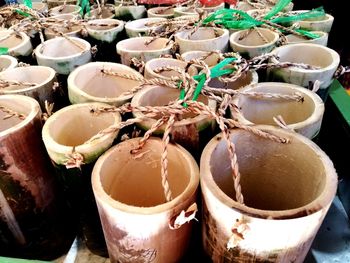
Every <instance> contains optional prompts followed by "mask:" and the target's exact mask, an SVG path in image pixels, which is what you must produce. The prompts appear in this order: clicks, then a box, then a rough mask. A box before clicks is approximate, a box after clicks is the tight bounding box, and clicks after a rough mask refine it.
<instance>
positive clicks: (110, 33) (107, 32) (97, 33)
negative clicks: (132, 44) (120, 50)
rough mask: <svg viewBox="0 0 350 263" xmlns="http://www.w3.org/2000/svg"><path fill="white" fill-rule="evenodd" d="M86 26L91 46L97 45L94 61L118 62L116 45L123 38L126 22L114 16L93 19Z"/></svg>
mask: <svg viewBox="0 0 350 263" xmlns="http://www.w3.org/2000/svg"><path fill="white" fill-rule="evenodd" d="M85 28H86V31H87V32H88V34H89V37H88V41H89V42H90V44H91V46H96V47H97V52H96V54H95V56H94V58H93V59H94V61H110V62H117V56H116V55H115V45H116V44H117V42H118V41H119V40H120V39H121V38H123V29H124V22H123V21H120V20H117V19H112V18H106V19H92V20H89V21H88V23H87V25H86V27H85Z"/></svg>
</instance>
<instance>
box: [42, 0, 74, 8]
mask: <svg viewBox="0 0 350 263" xmlns="http://www.w3.org/2000/svg"><path fill="white" fill-rule="evenodd" d="M46 3H47V6H48V8H49V9H51V8H53V7H55V6H60V5H63V4H67V5H76V4H77V0H46Z"/></svg>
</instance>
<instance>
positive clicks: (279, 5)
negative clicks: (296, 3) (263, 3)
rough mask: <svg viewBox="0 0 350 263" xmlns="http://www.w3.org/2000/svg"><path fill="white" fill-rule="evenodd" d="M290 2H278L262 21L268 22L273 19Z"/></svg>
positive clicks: (288, 0)
mask: <svg viewBox="0 0 350 263" xmlns="http://www.w3.org/2000/svg"><path fill="white" fill-rule="evenodd" d="M290 2H292V0H279V1H278V2H277V4H276V5H275V6H274V7H273V8H272V9H271V10H270V12H268V13H267V14H266V16H265V17H264V19H266V20H269V19H271V18H272V17H274V16H275V15H276V14H277V13H279V12H281V11H282V10H283V8H285V7H286V6H287V5H289V3H290Z"/></svg>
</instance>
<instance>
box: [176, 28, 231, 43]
mask: <svg viewBox="0 0 350 263" xmlns="http://www.w3.org/2000/svg"><path fill="white" fill-rule="evenodd" d="M223 34H224V31H222V30H218V29H214V28H199V29H198V30H197V31H196V32H194V33H193V34H191V30H189V31H183V32H181V33H179V35H178V36H179V37H180V38H183V39H188V40H207V39H214V38H217V37H220V36H222V35H223Z"/></svg>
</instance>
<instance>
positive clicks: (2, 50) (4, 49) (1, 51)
mask: <svg viewBox="0 0 350 263" xmlns="http://www.w3.org/2000/svg"><path fill="white" fill-rule="evenodd" d="M8 53H9V49H8V48H7V47H0V55H6V54H8ZM0 262H1V261H0Z"/></svg>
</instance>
